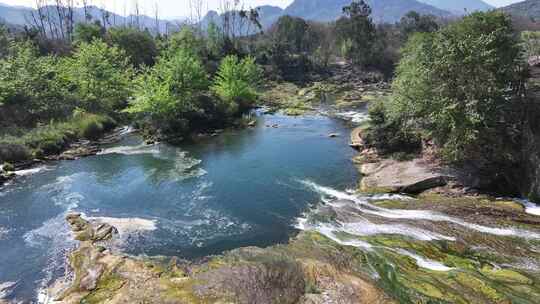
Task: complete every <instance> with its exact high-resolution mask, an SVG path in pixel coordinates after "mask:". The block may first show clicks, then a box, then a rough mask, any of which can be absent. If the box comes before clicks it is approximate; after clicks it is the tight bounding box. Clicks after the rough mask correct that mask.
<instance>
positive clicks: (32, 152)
mask: <svg viewBox="0 0 540 304" xmlns="http://www.w3.org/2000/svg"><path fill="white" fill-rule="evenodd" d="M115 125H116V122H115V121H114V120H113V119H111V118H110V117H108V116H103V115H95V114H89V113H86V112H84V111H79V110H78V111H75V112H74V114H73V116H72V117H70V119H69V120H67V121H65V122H55V121H51V122H50V123H49V124H47V125H42V126H38V127H36V128H34V129H31V130H29V131H24V130H23V131H22V133H23V135H21V136H14V135H6V136H3V137H0V160H1V161H21V160H28V159H31V158H35V157H41V156H43V155H47V154H54V153H59V152H61V151H62V150H63V149H64V148H65V147H66V146H67V145H68V144H69V142H71V141H74V140H76V139H79V138H87V139H97V138H98V137H99V136H101V135H102V134H103V133H104V132H106V131H108V130H110V129H112V128H113V127H114V126H115Z"/></svg>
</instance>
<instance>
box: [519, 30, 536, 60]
mask: <svg viewBox="0 0 540 304" xmlns="http://www.w3.org/2000/svg"><path fill="white" fill-rule="evenodd" d="M521 41H522V44H523V48H524V49H525V56H527V58H529V57H534V56H540V32H538V31H524V32H522V33H521Z"/></svg>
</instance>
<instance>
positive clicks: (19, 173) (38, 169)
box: [14, 166, 53, 176]
mask: <svg viewBox="0 0 540 304" xmlns="http://www.w3.org/2000/svg"><path fill="white" fill-rule="evenodd" d="M50 170H53V167H51V166H39V167H35V168H31V169H25V170H17V171H15V172H14V173H15V174H16V175H17V176H29V175H34V174H37V173H40V172H43V171H50Z"/></svg>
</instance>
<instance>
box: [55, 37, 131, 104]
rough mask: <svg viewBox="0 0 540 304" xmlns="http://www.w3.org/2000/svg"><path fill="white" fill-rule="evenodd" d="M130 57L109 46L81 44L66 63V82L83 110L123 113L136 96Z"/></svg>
mask: <svg viewBox="0 0 540 304" xmlns="http://www.w3.org/2000/svg"><path fill="white" fill-rule="evenodd" d="M128 60H129V59H128V57H127V56H126V53H125V52H124V51H122V50H120V49H119V48H117V47H110V46H108V45H107V44H106V43H105V42H103V41H99V40H94V41H93V42H92V43H81V44H80V45H79V47H78V49H77V51H76V52H75V53H74V54H73V57H72V58H66V59H65V60H64V62H63V69H62V70H63V73H62V74H63V78H64V80H65V81H66V82H67V83H68V85H69V87H70V90H71V92H72V93H73V95H74V98H75V99H76V100H78V102H79V107H80V108H82V109H84V110H86V111H88V112H91V113H102V114H108V115H111V114H112V113H113V112H114V111H116V110H119V109H122V108H124V107H125V105H126V104H127V102H128V99H129V97H130V96H131V93H132V78H133V76H134V74H133V69H132V67H131V65H130V64H129V62H128Z"/></svg>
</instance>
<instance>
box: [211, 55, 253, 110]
mask: <svg viewBox="0 0 540 304" xmlns="http://www.w3.org/2000/svg"><path fill="white" fill-rule="evenodd" d="M260 77H261V72H260V68H259V67H258V66H257V64H256V63H255V59H254V58H253V57H249V56H248V57H245V58H243V59H242V60H239V59H238V57H236V56H233V55H230V56H227V57H225V58H224V59H223V60H222V61H221V64H220V66H219V70H218V72H217V75H216V78H215V79H214V84H213V86H212V91H213V92H214V93H215V94H216V95H217V96H219V98H220V99H221V101H222V105H221V108H222V109H223V110H224V111H225V112H226V113H229V114H235V113H237V112H238V111H243V110H245V109H247V108H248V107H250V106H251V105H252V104H253V102H254V101H255V99H256V98H257V96H258V94H257V91H256V89H257V85H258V82H259V80H260Z"/></svg>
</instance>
